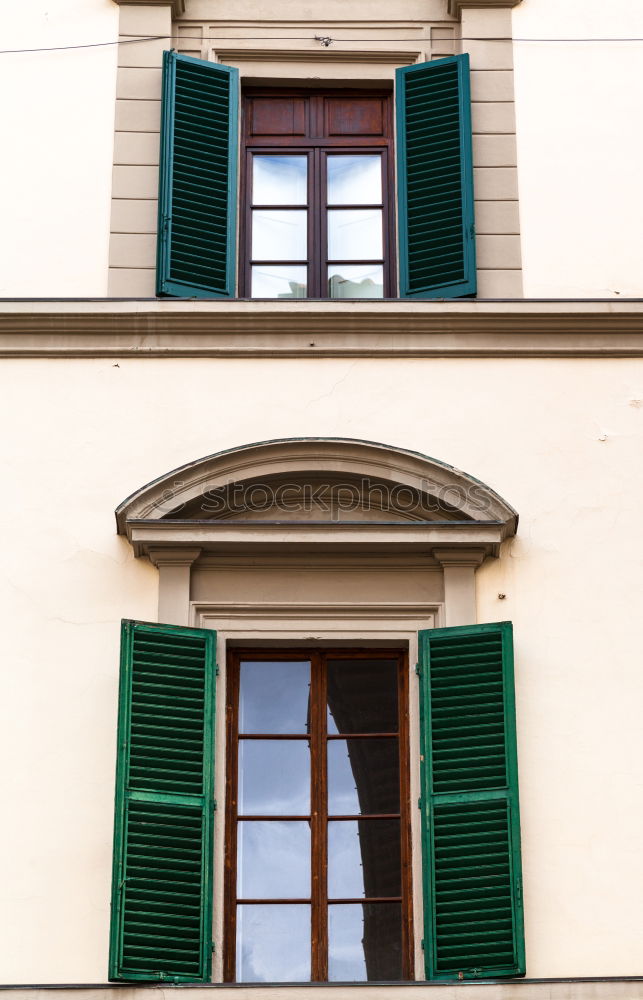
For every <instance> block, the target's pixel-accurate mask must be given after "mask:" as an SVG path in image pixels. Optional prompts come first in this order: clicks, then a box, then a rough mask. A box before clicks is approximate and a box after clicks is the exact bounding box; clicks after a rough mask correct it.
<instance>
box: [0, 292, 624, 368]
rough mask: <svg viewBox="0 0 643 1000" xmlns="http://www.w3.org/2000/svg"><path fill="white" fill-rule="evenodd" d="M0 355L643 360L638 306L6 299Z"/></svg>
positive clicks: (0, 316) (1, 309)
mask: <svg viewBox="0 0 643 1000" xmlns="http://www.w3.org/2000/svg"><path fill="white" fill-rule="evenodd" d="M0 357H76V358H82V357H89V358H93V357H183V358H185V357H273V358H274V357H286V358H293V357H384V358H388V357H410V358H417V357H615V358H617V357H643V300H641V299H631V300H629V301H623V300H620V301H618V302H617V301H614V300H612V299H609V300H590V301H586V300H584V301H574V300H556V301H546V300H522V299H521V300H512V301H492V300H488V301H476V302H457V301H446V302H441V301H436V302H414V301H399V300H391V301H388V302H379V303H378V304H377V305H374V304H373V303H372V302H350V303H349V302H313V301H303V302H296V301H295V302H289V303H279V302H268V303H267V302H249V301H246V300H232V301H208V302H204V301H203V300H201V301H175V302H172V301H159V300H138V301H136V300H115V299H101V300H37V301H26V300H21V301H8V300H5V302H4V303H2V302H0Z"/></svg>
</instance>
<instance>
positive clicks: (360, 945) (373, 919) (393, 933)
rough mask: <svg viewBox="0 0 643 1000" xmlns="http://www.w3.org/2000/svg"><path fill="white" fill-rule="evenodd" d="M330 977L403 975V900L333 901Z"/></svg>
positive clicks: (344, 979)
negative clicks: (391, 901) (401, 903)
mask: <svg viewBox="0 0 643 1000" xmlns="http://www.w3.org/2000/svg"><path fill="white" fill-rule="evenodd" d="M328 978H329V980H331V981H334V982H364V981H365V980H366V981H369V980H370V981H373V980H375V981H379V982H386V981H389V982H390V981H395V980H398V979H401V978H402V908H401V906H400V904H399V903H333V904H332V905H331V906H329V907H328Z"/></svg>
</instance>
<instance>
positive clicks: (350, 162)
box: [255, 153, 382, 205]
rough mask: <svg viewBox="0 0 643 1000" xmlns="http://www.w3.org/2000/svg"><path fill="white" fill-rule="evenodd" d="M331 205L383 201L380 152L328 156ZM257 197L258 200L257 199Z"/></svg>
mask: <svg viewBox="0 0 643 1000" xmlns="http://www.w3.org/2000/svg"><path fill="white" fill-rule="evenodd" d="M326 163H327V170H328V204H329V205H377V204H379V203H381V201H382V159H381V156H380V155H379V153H374V154H373V153H365V154H363V155H359V154H356V155H353V156H341V155H340V156H337V155H333V156H328V157H327V159H326ZM255 200H256V199H255Z"/></svg>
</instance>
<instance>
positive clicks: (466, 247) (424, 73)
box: [396, 54, 476, 298]
mask: <svg viewBox="0 0 643 1000" xmlns="http://www.w3.org/2000/svg"><path fill="white" fill-rule="evenodd" d="M396 90H397V97H396V108H397V158H398V200H399V216H400V218H399V234H400V295H402V296H405V297H417V298H438V297H440V298H454V297H459V296H463V295H475V291H476V264H475V241H474V234H473V165H472V152H471V113H470V97H469V57H468V55H466V54H465V55H460V56H452V57H449V58H447V59H439V60H435V61H433V62H428V63H421V64H420V65H416V66H408V67H404V68H403V69H398V70H396ZM447 208H448V211H445V209H447Z"/></svg>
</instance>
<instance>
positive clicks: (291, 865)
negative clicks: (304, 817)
mask: <svg viewBox="0 0 643 1000" xmlns="http://www.w3.org/2000/svg"><path fill="white" fill-rule="evenodd" d="M371 822H376V821H375V820H371ZM380 895H381V894H380ZM237 896H238V897H239V898H242V899H296V898H299V899H301V898H302V897H309V896H310V823H308V822H299V821H293V822H287V821H286V822H283V821H282V820H274V821H272V822H268V823H266V822H262V821H261V820H254V821H253V820H243V821H242V822H240V823H239V825H238V828H237Z"/></svg>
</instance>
